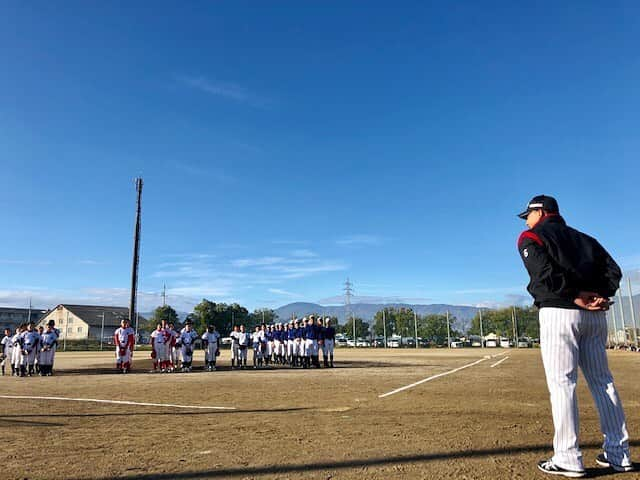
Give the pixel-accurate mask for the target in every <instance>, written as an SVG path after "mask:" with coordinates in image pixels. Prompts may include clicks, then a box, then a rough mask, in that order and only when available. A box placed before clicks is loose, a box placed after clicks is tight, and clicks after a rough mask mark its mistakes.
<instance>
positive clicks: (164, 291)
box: [162, 283, 167, 307]
mask: <svg viewBox="0 0 640 480" xmlns="http://www.w3.org/2000/svg"><path fill="white" fill-rule="evenodd" d="M162 306H163V307H166V306H167V284H166V283H163V284H162Z"/></svg>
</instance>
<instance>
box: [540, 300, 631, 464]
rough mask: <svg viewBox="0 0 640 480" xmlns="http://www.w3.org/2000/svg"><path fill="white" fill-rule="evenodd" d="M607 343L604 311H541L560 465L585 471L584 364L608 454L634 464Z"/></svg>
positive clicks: (617, 460) (614, 460)
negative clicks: (580, 391) (579, 384)
mask: <svg viewBox="0 0 640 480" xmlns="http://www.w3.org/2000/svg"><path fill="white" fill-rule="evenodd" d="M606 341H607V320H606V316H605V313H604V312H590V311H586V310H570V309H565V308H548V307H545V308H541V309H540V347H541V350H542V363H543V364H544V371H545V374H546V377H547V386H548V387H549V394H550V397H551V411H552V414H553V426H554V429H555V434H554V437H553V450H554V456H553V463H555V464H556V465H558V466H559V467H562V468H566V469H569V470H582V469H584V465H583V463H582V453H581V451H580V447H579V446H578V431H579V421H578V398H577V395H576V381H577V379H578V366H579V367H580V369H581V370H582V373H583V374H584V377H585V379H586V380H587V384H588V385H589V390H591V395H592V396H593V399H594V401H595V403H596V407H597V408H598V413H599V415H600V429H601V430H602V434H603V435H604V444H603V449H604V451H605V453H606V455H607V458H608V459H609V460H610V461H611V462H612V463H615V464H618V465H630V464H631V459H630V453H629V434H628V432H627V425H626V421H625V417H624V412H623V410H622V403H621V402H620V397H619V396H618V392H617V391H616V388H615V386H614V384H613V377H612V375H611V372H610V371H609V365H608V363H607V352H606Z"/></svg>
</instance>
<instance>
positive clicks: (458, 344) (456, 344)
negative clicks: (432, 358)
mask: <svg viewBox="0 0 640 480" xmlns="http://www.w3.org/2000/svg"><path fill="white" fill-rule="evenodd" d="M462 347H464V342H461V341H460V340H454V341H452V342H451V348H462Z"/></svg>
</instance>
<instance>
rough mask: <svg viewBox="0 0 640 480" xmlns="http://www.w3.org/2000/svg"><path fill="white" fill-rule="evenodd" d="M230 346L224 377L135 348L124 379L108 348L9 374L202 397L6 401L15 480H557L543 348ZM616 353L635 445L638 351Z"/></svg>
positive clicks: (10, 381) (10, 473)
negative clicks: (287, 354)
mask: <svg viewBox="0 0 640 480" xmlns="http://www.w3.org/2000/svg"><path fill="white" fill-rule="evenodd" d="M496 354H503V355H502V356H499V357H495V358H484V357H485V356H486V355H496ZM228 355H229V352H223V356H222V357H221V358H222V359H223V360H222V361H221V362H220V363H221V366H222V367H223V368H222V369H221V370H220V371H217V372H212V373H206V372H201V371H194V372H193V373H190V374H164V375H162V374H155V375H151V374H146V373H136V372H143V371H145V370H148V368H149V367H150V364H149V361H148V360H140V359H135V363H134V370H135V371H134V373H132V374H130V375H116V374H111V373H108V372H109V371H110V368H111V367H112V365H111V362H112V360H111V359H112V354H111V353H106V352H105V353H67V354H64V353H62V354H59V355H58V359H57V367H58V373H59V375H57V376H54V377H45V378H39V377H37V378H24V379H23V378H12V377H4V378H1V379H0V385H2V388H1V394H2V395H5V396H10V395H20V396H39V397H65V398H76V399H102V400H122V401H128V402H140V403H162V404H172V405H177V406H185V407H189V408H177V407H175V406H174V407H170V406H146V405H130V404H129V405H121V404H108V403H107V404H105V403H94V402H85V401H62V400H49V399H15V398H0V427H1V428H2V430H1V431H2V437H3V442H2V453H3V476H2V478H15V479H24V478H29V479H57V478H65V479H107V478H127V479H136V480H151V479H165V480H170V479H200V478H202V479H204V478H211V479H223V478H274V479H275V478H278V479H294V478H295V479H297V478H309V479H329V478H331V479H356V478H357V479H382V478H384V479H389V478H394V479H395V478H397V479H413V478H445V477H449V478H451V479H476V478H477V479H480V478H494V479H530V478H544V475H543V474H541V473H539V472H537V470H536V468H535V463H536V461H537V460H539V459H541V458H545V457H547V456H548V455H550V452H551V449H550V443H551V436H552V424H551V415H550V412H549V403H548V394H547V391H546V385H545V382H544V373H543V370H542V365H541V361H540V353H539V351H537V350H517V351H516V350H500V349H487V350H480V349H464V350H452V351H447V350H418V351H414V350H386V351H384V350H377V351H376V350H369V349H367V350H357V351H354V350H338V351H337V355H336V358H337V366H336V368H335V369H321V370H309V371H307V370H289V369H286V368H280V369H276V370H269V371H266V370H260V371H253V370H250V371H230V370H229V369H228V365H229V362H228ZM139 356H140V355H139ZM506 357H508V358H506ZM505 358H506V359H505ZM609 358H610V365H611V369H612V370H613V373H614V376H615V378H616V384H617V386H618V388H619V390H620V393H621V396H622V400H623V403H624V406H625V410H626V413H627V420H628V424H629V430H630V432H631V435H632V446H633V448H632V452H634V453H637V446H638V445H640V442H639V441H638V438H639V437H638V431H639V430H638V429H639V428H640V421H639V420H640V386H639V381H638V380H639V379H640V355H639V354H633V353H628V352H611V354H610V357H609ZM479 360H481V361H479ZM500 360H503V361H502V363H499V364H497V363H498V361H500ZM477 361H479V362H478V363H476V364H475V365H471V366H468V367H467V368H463V369H460V370H457V371H455V372H453V373H450V374H447V375H443V376H439V377H436V378H434V379H433V380H431V381H428V382H424V383H422V384H419V385H416V386H415V387H413V388H409V389H407V390H403V391H399V392H398V393H394V394H391V395H389V396H387V397H384V398H380V395H382V394H385V393H388V392H392V391H394V390H396V389H398V388H400V387H403V386H406V385H410V384H413V383H416V382H418V381H420V380H423V379H426V378H428V377H434V376H437V375H439V374H445V373H447V372H450V371H451V370H454V369H458V368H460V367H463V366H467V365H469V364H472V363H474V362H477ZM496 364H497V365H496ZM195 365H202V352H198V353H197V355H196V358H195ZM492 365H495V366H494V367H492ZM579 395H580V400H581V403H580V411H581V432H582V435H581V441H582V444H583V446H584V456H585V463H586V465H587V466H588V467H589V473H590V474H591V475H592V476H602V477H603V478H607V477H610V478H613V475H610V473H611V472H610V471H608V470H606V469H602V468H597V467H596V466H595V462H594V461H593V459H594V458H595V455H596V454H597V453H598V451H599V446H600V444H601V441H602V439H601V435H600V433H599V426H598V418H597V413H596V411H595V406H594V404H593V401H592V400H591V398H590V396H589V393H588V391H587V389H586V386H585V382H584V379H583V378H582V377H581V378H580V380H579ZM196 406H215V407H227V408H234V409H235V410H213V409H212V410H207V409H196V408H193V407H196ZM618 475H620V474H618ZM621 478H640V476H639V475H637V474H633V473H632V474H623V476H622V477H621Z"/></svg>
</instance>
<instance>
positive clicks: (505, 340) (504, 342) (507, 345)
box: [500, 338, 513, 348]
mask: <svg viewBox="0 0 640 480" xmlns="http://www.w3.org/2000/svg"><path fill="white" fill-rule="evenodd" d="M500 346H501V347H502V348H511V347H513V343H512V342H511V340H509V339H508V338H501V339H500Z"/></svg>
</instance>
